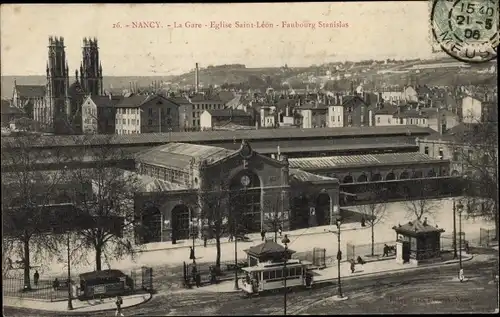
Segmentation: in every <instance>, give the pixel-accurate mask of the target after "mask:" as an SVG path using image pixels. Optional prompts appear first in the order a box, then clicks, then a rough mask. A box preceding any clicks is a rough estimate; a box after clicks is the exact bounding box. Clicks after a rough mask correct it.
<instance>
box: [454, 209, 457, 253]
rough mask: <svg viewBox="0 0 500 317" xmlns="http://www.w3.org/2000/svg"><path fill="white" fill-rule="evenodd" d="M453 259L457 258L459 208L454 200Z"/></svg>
mask: <svg viewBox="0 0 500 317" xmlns="http://www.w3.org/2000/svg"><path fill="white" fill-rule="evenodd" d="M453 258H454V259H456V258H457V206H456V201H455V199H453Z"/></svg>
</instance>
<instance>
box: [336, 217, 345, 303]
mask: <svg viewBox="0 0 500 317" xmlns="http://www.w3.org/2000/svg"><path fill="white" fill-rule="evenodd" d="M341 224H342V219H341V218H337V220H336V221H335V225H336V226H337V230H338V231H337V242H338V251H337V280H338V281H337V284H338V293H339V298H344V295H342V284H341V281H340V261H341V260H342V251H340V225H341Z"/></svg>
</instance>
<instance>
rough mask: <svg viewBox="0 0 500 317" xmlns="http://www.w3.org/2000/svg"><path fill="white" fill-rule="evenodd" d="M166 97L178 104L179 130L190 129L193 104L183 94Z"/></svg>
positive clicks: (191, 126)
mask: <svg viewBox="0 0 500 317" xmlns="http://www.w3.org/2000/svg"><path fill="white" fill-rule="evenodd" d="M168 99H170V100H171V101H172V102H174V103H176V104H178V105H179V130H181V131H190V130H191V129H193V104H192V103H191V102H189V100H187V98H186V97H183V96H180V97H170V98H168Z"/></svg>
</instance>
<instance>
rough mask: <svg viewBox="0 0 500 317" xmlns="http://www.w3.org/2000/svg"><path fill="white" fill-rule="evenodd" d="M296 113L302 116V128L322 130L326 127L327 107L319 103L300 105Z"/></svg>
mask: <svg viewBox="0 0 500 317" xmlns="http://www.w3.org/2000/svg"><path fill="white" fill-rule="evenodd" d="M297 111H298V112H299V113H300V114H301V116H302V128H304V129H310V128H324V127H326V126H327V116H328V107H327V106H326V105H325V104H322V103H319V102H311V103H308V104H304V105H301V106H300V107H298V108H297Z"/></svg>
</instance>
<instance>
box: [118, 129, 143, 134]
mask: <svg viewBox="0 0 500 317" xmlns="http://www.w3.org/2000/svg"><path fill="white" fill-rule="evenodd" d="M138 133H139V131H137V130H122V129H116V134H138Z"/></svg>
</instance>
